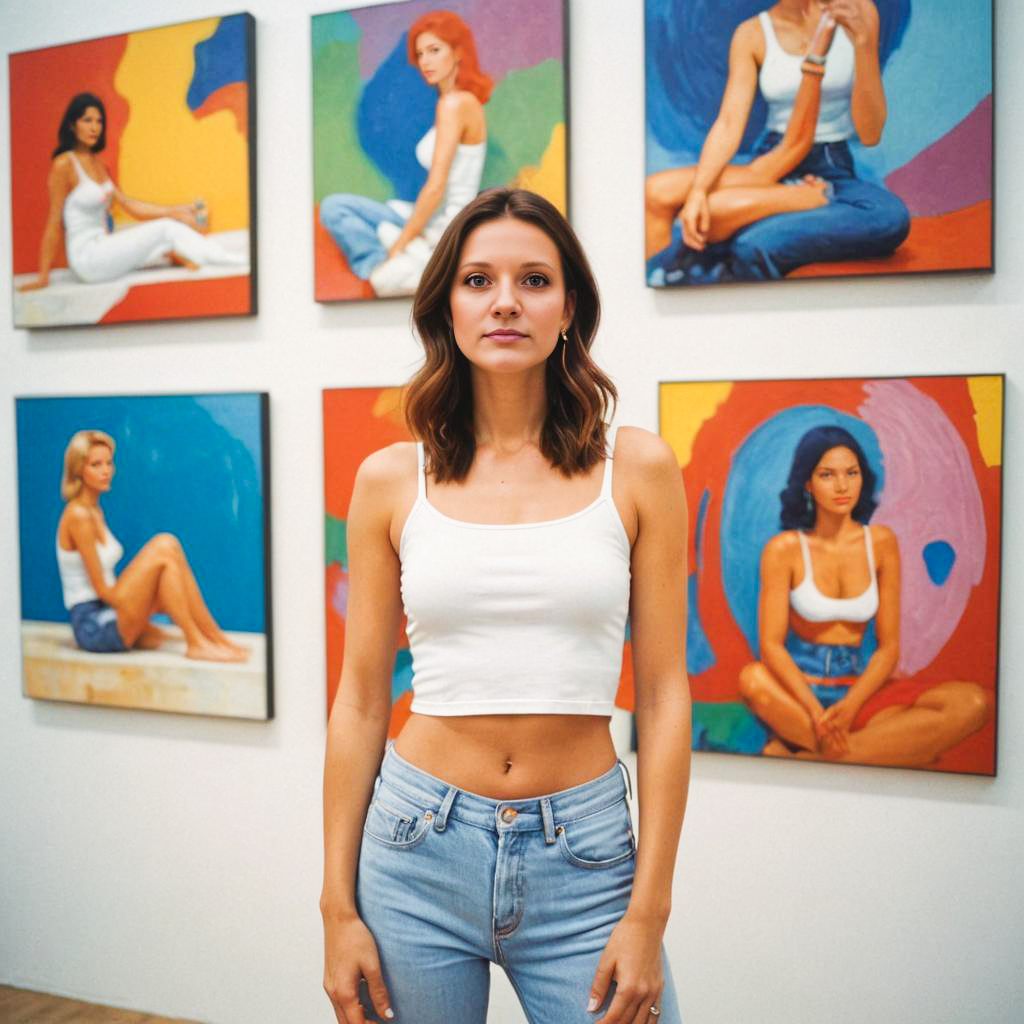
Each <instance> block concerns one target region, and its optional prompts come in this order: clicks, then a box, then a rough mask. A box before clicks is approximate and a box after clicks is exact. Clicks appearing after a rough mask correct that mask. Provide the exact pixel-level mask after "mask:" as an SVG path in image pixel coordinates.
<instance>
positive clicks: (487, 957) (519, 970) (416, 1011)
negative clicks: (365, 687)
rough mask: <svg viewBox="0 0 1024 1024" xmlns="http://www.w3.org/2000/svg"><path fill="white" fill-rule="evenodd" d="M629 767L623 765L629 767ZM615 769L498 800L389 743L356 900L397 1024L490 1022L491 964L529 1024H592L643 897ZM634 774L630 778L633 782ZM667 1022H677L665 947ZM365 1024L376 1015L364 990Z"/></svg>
mask: <svg viewBox="0 0 1024 1024" xmlns="http://www.w3.org/2000/svg"><path fill="white" fill-rule="evenodd" d="M620 766H621V769H620ZM624 769H625V766H624V765H622V764H621V762H619V764H617V765H615V766H613V767H612V768H611V769H609V771H607V772H606V773H605V774H604V775H602V776H600V777H599V778H596V779H593V780H592V781H590V782H586V783H583V784H582V785H579V786H574V787H573V788H571V789H566V790H562V791H560V792H557V793H552V794H550V795H548V796H541V797H532V798H530V799H524V800H495V799H491V798H489V797H484V796H479V795H478V794H475V793H471V792H468V791H466V790H462V789H459V788H457V787H455V786H452V785H450V784H449V783H447V782H444V781H443V780H441V779H439V778H436V777H435V776H433V775H430V774H428V773H426V772H424V771H421V770H420V769H419V768H416V767H415V766H414V765H412V764H410V763H409V762H408V761H405V760H404V759H403V758H402V757H401V756H400V755H399V754H398V753H396V752H395V750H394V748H393V746H391V745H389V746H388V749H387V751H386V753H385V755H384V761H383V763H382V764H381V769H380V775H379V777H378V779H377V781H376V784H375V788H374V795H373V798H372V800H371V802H370V806H369V809H368V810H367V814H366V821H365V827H364V829H363V840H362V847H361V851H360V857H359V871H358V877H357V886H356V897H357V901H358V906H359V913H360V916H361V917H362V919H363V921H364V922H365V923H366V925H367V927H368V928H369V929H370V931H371V933H372V934H373V936H374V939H375V940H376V942H377V948H378V952H379V953H380V958H381V966H382V968H383V973H384V980H385V983H386V985H387V987H388V992H389V994H390V996H391V1006H392V1009H393V1010H394V1012H395V1019H396V1020H397V1021H403V1020H404V1021H415V1022H416V1024H454V1022H458V1024H484V1022H485V1021H486V1019H487V1001H488V994H489V989H490V965H491V963H494V964H497V965H499V966H500V967H502V968H503V969H504V971H505V973H506V974H507V975H508V977H509V979H510V981H511V983H512V986H513V988H514V989H515V991H516V994H517V995H518V997H519V1001H520V1003H521V1004H522V1007H523V1011H524V1013H525V1014H526V1018H527V1020H528V1021H529V1022H530V1024H584V1022H587V1024H592V1022H593V1021H594V1020H595V1019H598V1018H599V1017H600V1016H601V1014H602V1013H604V1012H606V1011H607V1007H608V1005H609V1004H610V1001H611V997H612V995H613V994H614V985H613V986H612V989H611V992H610V993H609V997H608V999H606V1001H605V1003H604V1004H603V1006H602V1008H601V1009H600V1011H599V1012H598V1013H588V1012H587V1003H588V1001H589V998H590V987H591V984H592V983H593V980H594V975H595V973H596V971H597V965H598V961H599V960H600V958H601V954H602V952H603V951H604V948H605V945H606V944H607V942H608V938H609V936H610V935H611V933H612V930H613V929H614V928H615V926H616V924H618V922H619V921H620V919H621V918H622V915H623V914H624V913H625V911H626V908H627V905H628V903H629V897H630V893H631V891H632V887H633V869H634V860H635V854H636V843H635V840H634V835H633V826H632V821H631V818H630V810H629V803H628V802H627V800H626V782H625V781H624V779H623V774H622V770H624ZM627 777H628V775H627ZM662 966H663V970H664V977H665V987H664V991H663V993H662V997H661V1000H660V1001H659V1002H660V1006H661V1011H662V1013H661V1016H660V1017H659V1018H658V1020H659V1021H660V1022H661V1024H679V1022H680V1016H679V1008H678V1005H677V1002H676V995H675V989H674V987H673V982H672V976H671V972H670V971H669V967H668V962H667V959H666V957H665V952H664V949H663V950H662ZM363 1003H364V1005H365V1006H366V1008H367V1019H368V1020H375V1021H376V1020H380V1019H381V1018H379V1017H377V1016H375V1015H374V1014H373V1011H372V1009H371V1006H370V1002H369V999H368V998H367V997H366V990H365V984H364V987H363Z"/></svg>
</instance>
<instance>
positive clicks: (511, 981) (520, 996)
mask: <svg viewBox="0 0 1024 1024" xmlns="http://www.w3.org/2000/svg"><path fill="white" fill-rule="evenodd" d="M501 969H502V970H503V971H504V972H505V977H506V978H508V980H509V984H510V985H511V986H512V988H513V989H514V990H515V993H516V998H517V999H518V1000H519V1006H520V1007H521V1008H522V1011H523V1013H524V1014H525V1015H526V1024H537V1022H536V1021H535V1020H534V1019H533V1017H532V1016H531V1015H530V1011H529V1009H527V1006H526V1001H525V1000H524V999H523V993H522V992H521V991H520V988H519V986H518V985H517V984H516V979H515V978H513V977H512V972H511V971H510V970H509V969H508V965H507V964H502V965H501Z"/></svg>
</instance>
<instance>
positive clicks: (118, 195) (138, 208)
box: [111, 179, 199, 231]
mask: <svg viewBox="0 0 1024 1024" xmlns="http://www.w3.org/2000/svg"><path fill="white" fill-rule="evenodd" d="M111 182H112V184H113V185H114V193H113V195H114V201H115V202H116V203H117V205H118V206H120V207H121V209H123V210H124V212H125V213H127V214H128V216H129V217H134V218H135V220H156V219H157V217H173V218H174V220H178V221H181V223H182V224H187V225H188V226H189V227H190V228H192V229H193V230H194V231H198V230H199V222H198V221H197V220H196V208H195V206H194V205H193V204H191V203H180V204H177V205H171V206H164V205H163V204H162V203H147V202H145V201H144V200H142V199H133V198H132V197H131V196H126V195H125V194H124V193H123V192H122V191H121V189H120V188H118V186H117V184H116V182H114V181H113V179H111Z"/></svg>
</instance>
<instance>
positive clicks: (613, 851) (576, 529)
mask: <svg viewBox="0 0 1024 1024" xmlns="http://www.w3.org/2000/svg"><path fill="white" fill-rule="evenodd" d="M599 313H600V307H599V300H598V295H597V289H596V284H595V282H594V279H593V275H592V273H591V271H590V268H589V266H588V262H587V259H586V256H585V255H584V253H583V251H582V249H581V247H580V245H579V241H578V240H577V238H576V236H575V234H574V233H573V231H572V229H571V227H570V226H569V224H568V223H567V222H566V220H565V219H564V217H563V216H562V215H561V214H560V213H559V212H558V211H557V210H556V209H555V208H554V206H553V205H552V204H550V203H549V202H547V201H546V200H544V199H542V198H541V197H539V196H537V195H535V194H533V193H529V192H525V191H522V190H515V189H495V190H491V191H487V192H484V193H482V194H481V195H480V196H478V197H477V198H476V199H475V200H473V201H472V202H471V203H470V204H469V205H468V206H466V207H465V208H464V209H463V210H462V211H461V212H460V213H459V214H458V215H457V216H456V218H455V220H454V221H453V222H452V224H451V225H450V226H449V228H448V230H447V231H446V232H445V234H444V235H443V236H442V238H441V240H440V242H439V244H438V246H437V247H436V248H435V250H434V254H433V256H432V257H431V260H430V262H429V263H428V265H427V269H426V271H425V273H424V275H423V277H422V279H421V281H420V287H419V290H418V291H417V295H416V299H415V302H414V307H413V321H414V324H415V327H416V332H417V334H418V336H419V339H420V341H421V343H422V345H423V348H424V356H425V357H424V364H423V366H422V367H421V369H420V370H419V371H418V372H417V374H416V375H415V376H414V378H413V380H412V381H411V382H410V384H409V385H408V387H407V390H406V394H405V402H404V411H405V418H406V421H407V425H408V428H409V432H410V433H411V434H412V436H413V437H415V438H417V439H418V440H416V441H415V442H413V441H399V442H397V443H394V444H391V445H390V446H388V447H386V448H383V449H381V450H378V451H376V452H374V453H372V454H371V455H369V456H368V457H366V458H365V459H364V460H363V462H362V464H361V466H360V468H359V470H358V473H357V475H356V480H355V484H354V487H353V491H352V496H351V502H350V506H349V510H348V518H347V523H346V547H347V558H348V568H349V575H348V592H347V595H346V596H347V604H346V608H345V650H344V659H343V662H342V667H341V678H340V681H339V683H338V687H337V691H336V694H335V698H334V702H333V707H332V709H331V713H330V719H329V722H328V738H327V755H326V764H325V773H324V830H325V858H324V887H323V893H322V898H321V910H322V913H323V918H324V934H325V968H324V986H325V988H326V990H327V993H328V995H329V997H330V999H331V1003H332V1005H333V1008H334V1011H335V1014H336V1016H337V1017H338V1019H339V1020H345V1021H362V1020H388V1019H391V1017H392V1016H393V1017H394V1019H396V1020H399V1021H401V1020H415V1021H417V1022H418V1024H451V1022H453V1021H458V1022H459V1024H484V1022H485V1021H486V1019H487V1006H488V998H489V986H490V970H491V965H492V964H494V965H496V966H498V967H500V968H502V969H503V970H504V971H505V972H506V974H507V975H508V977H509V979H510V981H511V984H512V986H513V988H514V990H515V994H516V995H517V996H518V998H519V1000H520V1002H521V1004H522V1006H523V1009H524V1011H525V1013H526V1015H527V1017H528V1018H529V1019H530V1020H536V1021H560V1022H561V1021H567V1022H568V1021H578V1022H580V1024H583V1022H584V1021H591V1020H601V1021H603V1022H606V1024H637V1022H642V1024H655V1022H658V1021H660V1022H663V1024H667V1022H671V1024H679V1022H680V1021H681V1019H682V1018H681V1016H680V1010H679V1004H678V1000H677V997H676V992H675V985H674V981H673V972H672V969H671V967H670V963H669V957H668V953H667V951H666V950H665V949H664V947H663V936H664V931H665V926H666V923H667V919H668V914H669V906H670V903H671V891H672V881H673V873H674V865H675V859H676V850H677V844H678V840H679V832H680V828H681V825H682V819H683V811H684V807H685V801H686V793H687V787H688V778H689V757H690V753H689V747H690V716H691V707H690V701H689V691H688V685H687V679H686V672H685V657H686V654H685V639H686V630H685V604H686V589H685V577H686V548H685V543H684V539H685V521H686V507H685V502H684V497H683V486H682V480H681V479H680V477H679V474H678V471H677V469H676V465H675V460H674V458H673V456H672V452H671V450H670V449H669V447H668V445H666V444H665V443H664V442H663V441H662V440H661V439H659V438H658V437H656V436H655V435H653V434H650V433H648V432H647V431H644V430H641V429H639V428H636V427H627V426H623V427H621V428H619V429H618V430H615V429H612V428H610V427H609V426H608V424H607V422H606V420H607V414H608V412H609V411H610V408H611V405H612V403H613V402H614V400H615V389H614V385H613V384H612V382H611V381H610V380H609V379H608V377H607V376H606V375H605V374H604V373H603V372H602V371H601V370H600V369H599V368H598V367H597V365H596V364H595V363H594V362H593V360H592V359H591V357H590V348H591V344H592V342H593V339H594V335H595V332H596V328H597V324H598V320H599ZM403 613H404V614H405V616H406V620H407V623H408V625H407V628H406V634H407V636H408V641H409V649H410V653H411V659H412V693H413V697H412V702H411V705H410V706H409V708H408V712H409V713H408V715H407V716H406V718H405V721H404V723H403V724H402V725H401V728H400V731H399V732H398V736H397V738H396V739H395V740H394V742H393V743H388V731H389V724H390V723H391V721H392V698H393V674H392V673H393V666H394V664H395V648H396V641H397V639H398V635H399V628H400V623H401V620H402V615H403ZM627 615H628V617H629V622H630V632H631V638H632V662H633V680H634V689H635V695H636V696H635V706H636V713H635V723H636V735H637V756H636V771H637V784H638V785H637V789H638V798H639V801H640V805H641V807H642V813H641V817H640V823H639V829H638V830H634V826H633V824H632V817H631V812H630V808H629V798H630V794H631V792H632V779H631V776H630V775H629V771H628V768H627V767H626V765H625V764H624V763H623V762H621V761H620V760H619V759H618V758H617V756H616V751H615V746H614V743H613V741H612V735H611V730H610V722H611V719H612V713H613V710H614V705H615V698H616V693H617V690H618V687H619V677H620V670H621V667H622V656H623V641H624V636H625V628H626V619H627Z"/></svg>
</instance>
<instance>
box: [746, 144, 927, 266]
mask: <svg viewBox="0 0 1024 1024" xmlns="http://www.w3.org/2000/svg"><path fill="white" fill-rule="evenodd" d="M781 138H782V136H781V135H779V134H778V133H776V132H769V133H768V134H767V135H765V136H764V138H763V139H761V141H760V142H759V143H758V145H757V148H756V151H755V155H760V154H761V153H765V152H767V151H768V150H769V149H771V148H772V147H773V146H775V145H777V144H778V142H779V141H780V140H781ZM804 174H816V175H818V177H820V178H824V179H825V180H826V181H829V182H831V183H832V188H833V191H834V195H833V197H832V198H831V200H830V201H829V203H828V205H827V206H821V207H818V209H815V210H806V211H803V212H801V213H780V214H776V215H775V216H772V217H765V218H764V220H759V221H757V222H756V223H754V224H751V225H749V226H748V227H745V228H743V229H742V230H741V231H738V232H737V233H736V234H735V235H734V236H733V238H732V240H731V243H729V244H730V255H729V260H728V262H729V269H730V271H731V276H732V277H733V278H735V279H736V280H739V281H760V280H769V279H773V278H780V277H785V275H786V274H788V273H790V272H791V271H793V270H795V269H796V268H797V267H802V266H803V265H804V264H805V263H817V262H819V261H829V260H857V259H865V258H868V257H872V256H888V255H889V254H890V253H891V252H892V251H893V250H894V249H895V248H896V247H897V246H898V245H899V244H900V243H901V242H902V241H903V240H904V239H905V238H906V237H907V234H908V233H909V231H910V214H909V212H908V211H907V207H906V206H905V204H904V203H903V200H902V199H900V198H899V197H898V196H895V195H893V193H892V192H889V191H888V190H887V189H884V188H880V187H879V186H878V185H872V184H871V183H870V182H866V181H861V180H860V179H859V178H858V177H857V175H856V171H855V170H854V165H853V156H852V154H851V153H850V147H849V146H848V145H847V144H846V143H845V142H819V143H816V144H815V145H814V146H813V147H812V148H811V151H810V153H809V154H808V155H807V157H806V158H805V159H804V161H803V163H801V164H800V166H799V167H797V168H796V169H795V170H794V171H792V172H791V174H790V177H794V178H796V177H801V176H802V175H804Z"/></svg>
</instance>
